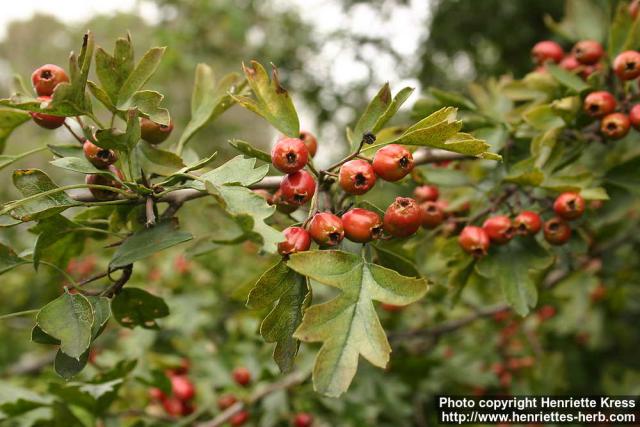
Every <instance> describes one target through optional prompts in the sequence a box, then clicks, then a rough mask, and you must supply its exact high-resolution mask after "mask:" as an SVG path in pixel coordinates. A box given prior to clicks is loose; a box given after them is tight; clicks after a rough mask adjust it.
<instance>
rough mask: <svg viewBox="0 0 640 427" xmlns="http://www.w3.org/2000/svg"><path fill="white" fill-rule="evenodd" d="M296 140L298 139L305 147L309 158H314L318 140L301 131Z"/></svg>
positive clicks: (309, 133) (307, 132) (312, 135)
mask: <svg viewBox="0 0 640 427" xmlns="http://www.w3.org/2000/svg"><path fill="white" fill-rule="evenodd" d="M298 138H300V141H302V142H303V143H304V145H305V146H306V147H307V151H309V155H310V156H311V157H313V156H315V155H316V152H317V151H318V139H317V138H316V137H315V135H314V134H312V133H311V132H309V131H306V130H301V131H300V135H298Z"/></svg>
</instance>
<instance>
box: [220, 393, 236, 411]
mask: <svg viewBox="0 0 640 427" xmlns="http://www.w3.org/2000/svg"><path fill="white" fill-rule="evenodd" d="M237 401H238V399H237V398H236V397H235V396H234V395H233V394H225V395H222V396H220V398H219V399H218V408H219V409H220V410H221V411H224V410H225V409H227V408H228V407H230V406H232V405H233V404H235V403H236V402H237Z"/></svg>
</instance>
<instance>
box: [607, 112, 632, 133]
mask: <svg viewBox="0 0 640 427" xmlns="http://www.w3.org/2000/svg"><path fill="white" fill-rule="evenodd" d="M630 127H631V121H630V120H629V117H627V115H626V114H624V113H611V114H608V115H606V116H604V117H603V118H602V121H601V122H600V132H601V133H602V134H603V135H604V136H606V137H607V138H611V139H620V138H624V137H625V136H626V135H627V134H628V133H629V128H630Z"/></svg>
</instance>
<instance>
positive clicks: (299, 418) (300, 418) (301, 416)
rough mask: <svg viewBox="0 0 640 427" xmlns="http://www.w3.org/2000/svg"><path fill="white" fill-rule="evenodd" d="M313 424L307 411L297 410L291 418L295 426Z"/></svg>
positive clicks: (306, 426) (304, 426)
mask: <svg viewBox="0 0 640 427" xmlns="http://www.w3.org/2000/svg"><path fill="white" fill-rule="evenodd" d="M312 424H313V416H311V414H309V413H307V412H298V413H297V414H296V416H295V417H294V418H293V425H294V426H295V427H311V425H312Z"/></svg>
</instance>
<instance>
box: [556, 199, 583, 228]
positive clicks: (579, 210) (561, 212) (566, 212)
mask: <svg viewBox="0 0 640 427" xmlns="http://www.w3.org/2000/svg"><path fill="white" fill-rule="evenodd" d="M584 208H585V203H584V199H583V198H582V196H581V195H579V194H578V193H572V192H567V193H562V194H560V195H559V196H558V197H557V198H556V200H555V201H554V202H553V211H554V212H555V213H556V215H558V216H559V217H560V218H562V219H566V220H569V221H571V220H574V219H577V218H580V217H581V216H582V214H583V213H584Z"/></svg>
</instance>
